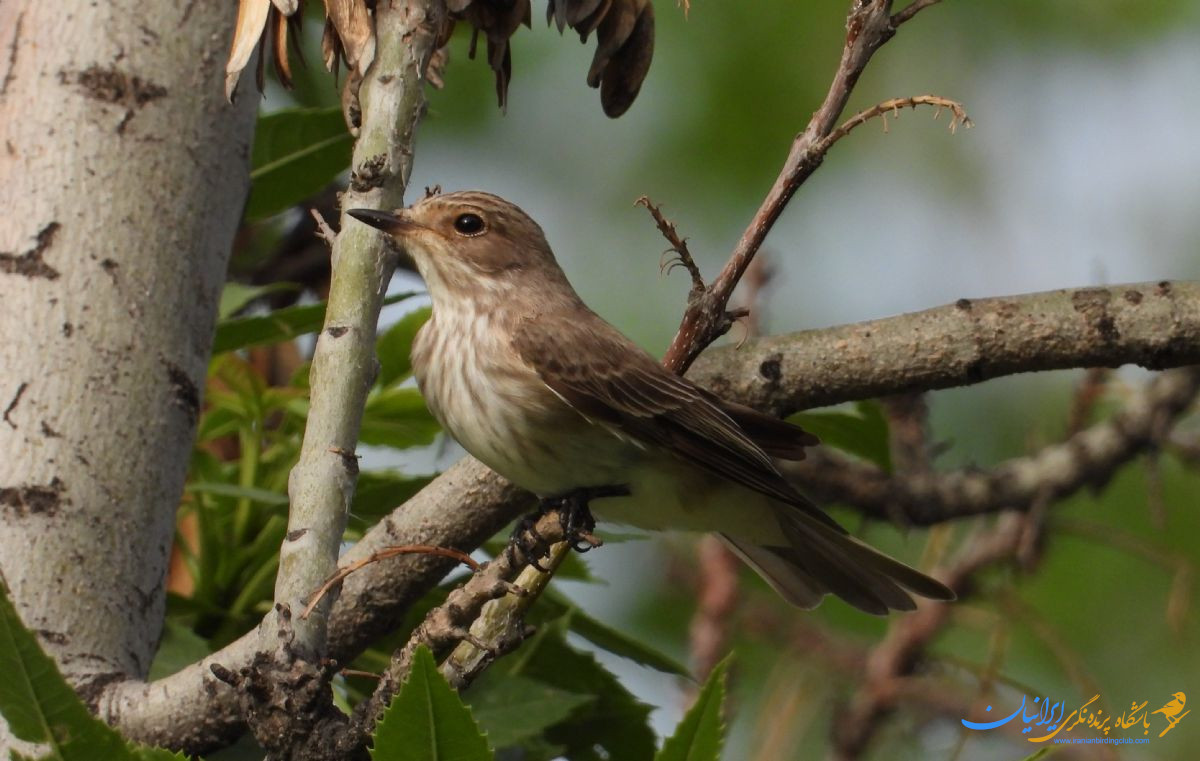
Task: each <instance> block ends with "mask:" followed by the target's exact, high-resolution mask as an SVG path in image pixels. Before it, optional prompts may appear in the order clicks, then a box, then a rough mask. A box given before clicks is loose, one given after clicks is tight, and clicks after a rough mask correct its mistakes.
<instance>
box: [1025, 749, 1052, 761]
mask: <svg viewBox="0 0 1200 761" xmlns="http://www.w3.org/2000/svg"><path fill="white" fill-rule="evenodd" d="M1052 750H1054V748H1051V747H1049V746H1047V747H1045V748H1042V749H1041V750H1037V751H1034V752H1033V753H1032V754H1030V755H1028V756H1026V757H1025V758H1023V759H1021V761H1038V759H1040V758H1046V757H1047V756H1049V755H1050V752H1051V751H1052Z"/></svg>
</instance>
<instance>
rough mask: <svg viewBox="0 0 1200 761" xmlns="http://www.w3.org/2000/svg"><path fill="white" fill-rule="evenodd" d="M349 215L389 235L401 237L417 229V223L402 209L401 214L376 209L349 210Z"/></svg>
mask: <svg viewBox="0 0 1200 761" xmlns="http://www.w3.org/2000/svg"><path fill="white" fill-rule="evenodd" d="M346 213H347V214H349V215H350V216H352V217H354V218H355V219H357V220H358V221H359V222H362V223H364V224H368V225H370V226H371V227H375V228H378V229H380V230H383V231H384V232H385V233H387V234H388V235H399V234H401V233H404V232H406V231H408V230H411V229H413V228H414V227H416V226H417V225H416V223H415V222H413V221H412V220H410V219H408V218H407V216H406V215H405V214H404V210H403V209H401V211H400V213H399V214H394V213H392V212H390V211H376V210H375V209H348V210H347V211H346Z"/></svg>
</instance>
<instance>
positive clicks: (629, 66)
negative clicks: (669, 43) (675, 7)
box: [546, 0, 654, 118]
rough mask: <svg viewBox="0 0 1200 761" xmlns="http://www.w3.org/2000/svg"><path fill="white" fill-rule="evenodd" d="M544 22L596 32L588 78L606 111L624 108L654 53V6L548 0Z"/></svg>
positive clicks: (582, 33)
mask: <svg viewBox="0 0 1200 761" xmlns="http://www.w3.org/2000/svg"><path fill="white" fill-rule="evenodd" d="M546 20H547V22H548V23H549V22H551V21H553V22H555V23H556V24H557V26H558V30H559V31H560V32H561V31H562V30H563V28H564V26H569V27H571V28H572V29H574V30H575V31H576V32H578V34H579V40H580V42H587V39H588V37H589V36H590V35H591V34H592V32H595V33H596V53H595V55H594V56H593V58H592V65H591V66H590V67H589V69H588V74H587V83H588V85H589V86H590V87H599V88H600V105H602V106H603V107H604V113H606V114H608V115H609V116H611V117H613V118H616V117H618V116H620V115H621V114H623V113H625V111H626V110H628V108H629V106H630V105H632V103H633V101H634V99H635V98H636V97H637V94H638V91H639V90H641V87H642V82H643V81H644V80H645V78H646V73H647V72H648V71H649V70H650V60H651V58H653V56H654V6H653V5H652V4H651V3H650V0H549V5H548V6H547V8H546Z"/></svg>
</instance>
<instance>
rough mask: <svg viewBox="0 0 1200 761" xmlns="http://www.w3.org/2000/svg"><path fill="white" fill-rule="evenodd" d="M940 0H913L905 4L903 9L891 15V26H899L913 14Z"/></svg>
mask: <svg viewBox="0 0 1200 761" xmlns="http://www.w3.org/2000/svg"><path fill="white" fill-rule="evenodd" d="M941 1H942V0H915V2H912V3H910V4H909V5H907V6H906V7H905V8H904V9H903V10H901V11H899V12H897V13H896V15H895V16H892V26H900V25H901V24H903V23H904V22H905V21H908V20H910V19H911V18H912V17H913V16H915V15H917V14H918V13H920V12H921V11H923V10H925V9H926V8H928V7H929V6H931V5H937V4H938V3H940V2H941Z"/></svg>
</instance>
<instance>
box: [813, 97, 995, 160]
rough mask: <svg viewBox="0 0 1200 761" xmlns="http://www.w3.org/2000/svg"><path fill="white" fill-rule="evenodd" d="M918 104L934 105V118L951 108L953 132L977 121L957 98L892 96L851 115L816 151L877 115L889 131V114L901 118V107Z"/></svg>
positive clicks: (951, 130) (831, 143) (826, 146)
mask: <svg viewBox="0 0 1200 761" xmlns="http://www.w3.org/2000/svg"><path fill="white" fill-rule="evenodd" d="M917 106H932V107H933V108H934V109H935V110H934V112H933V118H934V119H936V118H938V116H940V115H941V113H942V109H947V110H949V111H950V114H951V116H950V125H949V128H950V133H951V134H954V133H955V132H957V131H958V128H959V127H960V126H961V127H965V128H966V129H970V128H971V127H973V126H975V123H974V122H972V121H971V117H969V116H967V110H966V108H964V107H963V105H962V104H961V103H959V102H958V101H956V100H951V99H949V98H943V97H942V96H940V95H914V96H912V97H911V98H892V99H891V100H885V101H883V102H882V103H879V104H876V105H874V106H871V107H870V108H868V109H865V110H863V111H859V112H858V113H857V114H855V115H854V116H851V117H850V118H849V119H847V120H846V121H845V122H844V123H843V124H842V126H840V127H838V128H837V129H835V130H834V131H833V132H831V133H829V135H828V136H827V137H825V138H824V139H823V140H822V141H821V142H819V143H818V144H817V145H816V146H815V147H814V151H816V152H819V153H825V152H827V151H828V150H829V149H830V148H831V147H832V146H833V144H834V143H836V142H837V141H839V140H841V139H842V138H843V137H845V136H846V135H849V134H850V133H851V132H852V131H853V130H854V129H855V128H856V127H860V126H862V125H863V124H866V123H867V122H869V121H870V120H871V119H875V118H877V117H880V118H882V119H883V130H884V132H887V117H888V114H891V115H892V116H894V117H896V118H899V117H900V109H902V108H911V109H914V110H915V109H916V107H917Z"/></svg>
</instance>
